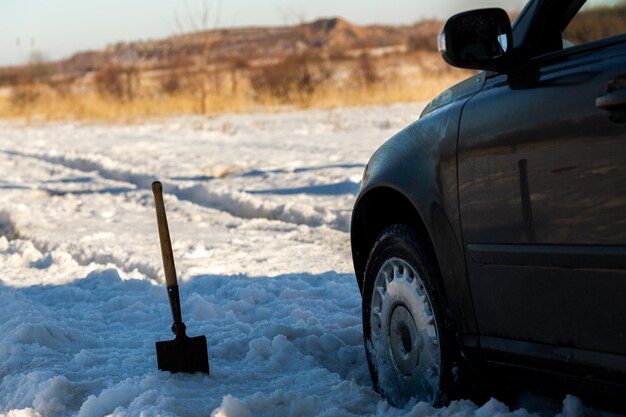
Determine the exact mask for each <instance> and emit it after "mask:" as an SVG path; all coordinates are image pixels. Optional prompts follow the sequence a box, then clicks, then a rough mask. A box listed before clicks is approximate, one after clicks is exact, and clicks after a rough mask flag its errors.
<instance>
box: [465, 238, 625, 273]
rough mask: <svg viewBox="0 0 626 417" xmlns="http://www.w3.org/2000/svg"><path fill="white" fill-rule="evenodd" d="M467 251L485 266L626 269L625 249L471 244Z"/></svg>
mask: <svg viewBox="0 0 626 417" xmlns="http://www.w3.org/2000/svg"><path fill="white" fill-rule="evenodd" d="M467 250H468V252H469V255H470V257H471V258H472V260H473V261H474V262H476V263H478V264H483V265H520V266H534V267H557V268H593V269H626V247H624V246H580V245H571V246H559V245H502V244H489V243H470V244H468V245H467Z"/></svg>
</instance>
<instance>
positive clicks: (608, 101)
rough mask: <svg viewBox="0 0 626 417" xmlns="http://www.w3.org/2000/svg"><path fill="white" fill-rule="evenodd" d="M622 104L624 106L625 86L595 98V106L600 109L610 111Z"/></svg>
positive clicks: (625, 99)
mask: <svg viewBox="0 0 626 417" xmlns="http://www.w3.org/2000/svg"><path fill="white" fill-rule="evenodd" d="M623 106H626V88H620V89H619V90H614V91H611V92H609V93H607V94H605V95H603V96H600V97H598V98H596V107H597V108H599V109H602V110H608V111H611V110H613V109H615V108H616V107H623Z"/></svg>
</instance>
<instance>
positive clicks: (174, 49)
mask: <svg viewBox="0 0 626 417" xmlns="http://www.w3.org/2000/svg"><path fill="white" fill-rule="evenodd" d="M441 25H442V22H440V21H424V22H420V23H417V24H415V25H411V26H392V25H368V26H359V25H356V24H353V23H350V22H349V21H347V20H346V19H343V18H341V17H330V18H323V19H318V20H315V21H313V22H310V23H303V24H299V25H292V26H278V27H242V28H226V29H215V30H208V31H201V32H194V33H187V34H181V35H174V36H170V37H168V38H164V39H160V40H148V41H135V42H119V43H116V44H114V45H111V46H109V47H107V48H105V49H103V50H99V51H85V52H78V53H76V54H74V55H72V56H71V57H70V58H67V59H64V60H60V61H58V65H59V66H60V67H61V70H62V72H65V73H86V72H90V71H97V70H98V69H100V68H102V67H104V66H106V65H111V64H118V65H125V64H132V65H135V66H139V67H142V68H150V69H155V68H156V69H158V68H167V67H171V66H174V65H177V63H178V62H180V61H181V60H186V61H187V62H189V61H192V62H196V63H199V62H198V61H200V60H205V59H206V60H207V61H208V62H209V63H212V62H213V63H214V62H219V61H220V60H224V59H241V60H245V61H246V62H255V61H256V62H263V60H268V59H279V58H281V57H284V56H287V55H290V54H293V53H294V52H295V53H302V52H307V51H308V52H313V53H316V54H320V55H327V56H328V55H332V56H341V55H350V52H351V51H355V50H357V51H358V50H367V49H371V48H382V47H390V46H396V47H402V48H408V49H426V50H434V49H435V38H436V36H437V33H438V31H439V30H440V28H441Z"/></svg>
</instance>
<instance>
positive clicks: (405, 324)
mask: <svg viewBox="0 0 626 417" xmlns="http://www.w3.org/2000/svg"><path fill="white" fill-rule="evenodd" d="M435 271H437V268H435V266H434V265H433V264H432V260H431V259H429V258H428V256H427V255H426V252H425V251H424V250H423V249H422V248H421V247H420V243H419V239H418V237H417V234H416V233H415V231H414V230H412V229H411V228H410V227H408V226H406V225H393V226H391V227H389V228H387V229H386V230H385V231H383V233H382V234H381V235H380V237H379V238H378V240H377V241H376V243H375V244H374V246H373V248H372V250H371V252H370V255H369V258H368V261H367V265H366V267H365V282H364V287H363V309H362V311H363V337H364V343H365V351H366V356H367V362H368V366H369V370H370V374H371V376H372V382H373V384H374V388H375V389H376V391H377V392H379V393H380V394H381V395H383V396H384V397H386V398H387V401H389V403H390V404H392V405H394V406H404V405H405V404H406V403H407V402H408V401H409V400H410V399H411V398H414V397H415V398H417V399H418V400H420V401H427V402H430V403H431V404H434V405H441V404H445V403H446V402H447V401H449V398H450V397H449V395H448V394H449V393H450V392H451V390H452V387H453V381H454V378H453V369H454V363H455V362H456V361H455V355H453V353H454V351H455V349H453V346H454V344H453V340H454V337H453V336H452V335H451V334H450V332H449V330H448V326H447V324H448V323H446V318H445V317H446V316H445V309H444V305H445V303H444V299H443V296H444V295H443V291H442V290H441V282H440V281H439V280H438V276H437V274H436V272H435ZM433 332H434V334H433Z"/></svg>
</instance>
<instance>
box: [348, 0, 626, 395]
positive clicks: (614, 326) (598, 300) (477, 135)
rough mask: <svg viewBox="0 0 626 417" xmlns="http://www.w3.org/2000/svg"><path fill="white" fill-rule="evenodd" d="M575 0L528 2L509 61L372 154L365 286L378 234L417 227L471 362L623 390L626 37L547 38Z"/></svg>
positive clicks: (364, 211)
mask: <svg viewBox="0 0 626 417" xmlns="http://www.w3.org/2000/svg"><path fill="white" fill-rule="evenodd" d="M573 3H574V2H572V1H545V0H544V1H542V0H534V1H531V2H530V3H529V4H528V5H527V6H526V8H525V9H524V10H523V11H522V13H521V14H520V16H519V17H518V19H517V20H516V22H515V24H514V25H513V32H512V36H513V38H512V40H513V45H512V46H513V48H512V49H513V50H512V52H511V57H512V58H511V59H512V60H511V62H510V63H509V64H508V65H506V66H503V67H502V69H501V70H494V71H482V72H480V73H478V74H476V75H474V76H472V77H470V78H468V79H467V80H465V81H464V82H462V83H460V84H458V85H456V86H454V87H452V88H451V89H449V90H447V91H445V92H444V93H442V94H441V95H440V96H438V97H437V98H436V99H435V100H433V101H432V102H431V103H429V104H428V105H427V106H426V108H425V109H424V111H423V113H422V115H421V116H420V118H419V120H417V121H416V122H414V123H413V124H411V125H410V126H408V127H406V128H405V129H404V130H402V131H401V132H399V133H398V134H396V135H395V136H393V137H392V138H391V139H389V140H388V141H387V142H386V143H385V144H384V145H383V146H381V148H380V149H378V150H377V151H376V153H375V154H374V155H373V156H372V158H371V160H370V161H369V163H368V165H367V168H366V170H365V173H364V178H363V184H362V189H361V192H360V194H359V196H358V198H357V201H356V203H355V207H354V211H353V219H352V228H351V242H352V253H353V260H354V267H355V272H356V277H357V281H358V283H359V287H360V288H361V290H362V289H363V280H364V278H365V277H364V272H365V267H366V263H367V259H368V255H369V253H370V251H371V248H372V246H373V245H374V242H375V241H376V239H377V237H378V236H379V234H380V233H381V232H382V231H383V230H384V229H385V228H386V227H388V226H389V225H392V224H397V223H402V224H408V225H410V226H411V227H413V228H414V229H415V230H416V231H417V232H418V234H419V236H420V237H421V239H422V240H423V242H424V244H425V247H426V248H427V251H428V252H429V257H430V258H431V259H432V260H433V263H434V265H435V268H436V269H437V272H438V275H439V277H440V279H441V281H442V285H443V289H444V291H443V292H444V295H443V296H444V300H443V303H444V305H445V307H446V314H447V316H448V322H449V325H450V326H451V327H452V328H453V330H454V333H455V335H456V339H457V342H458V345H459V348H460V350H461V352H462V356H463V358H464V359H465V360H466V361H467V362H468V364H469V365H470V367H471V368H472V369H474V370H476V371H477V373H478V374H480V375H485V376H487V377H488V379H490V380H499V378H507V379H512V380H515V381H525V382H524V386H530V387H532V388H535V389H539V390H543V391H546V392H550V393H556V394H565V393H572V394H576V395H579V396H582V397H583V398H589V399H590V400H591V401H592V402H593V401H594V400H600V401H614V402H615V401H617V402H619V399H620V398H622V399H623V398H626V388H625V387H626V385H625V384H626V123H624V121H626V118H625V117H624V114H625V110H626V94H624V93H625V92H626V90H622V89H624V88H626V36H624V35H618V36H611V37H609V38H606V39H602V40H598V41H595V42H591V43H588V44H583V45H579V46H574V47H570V48H566V49H563V48H560V46H559V47H554V46H550V45H553V44H554V42H553V41H552V40H551V39H552V37H554V34H553V32H554V29H553V27H552V26H551V24H550V22H551V19H552V20H554V21H556V19H558V18H559V17H560V16H562V14H563V13H564V10H566V9H567V8H568V7H570V8H571V7H573V6H572V4H573ZM578 3H580V2H578ZM555 10H556V11H555ZM557 13H561V14H558V15H557ZM561 18H562V17H561ZM559 41H560V32H559ZM551 48H552V49H554V50H552V49H551ZM607 103H609V105H607Z"/></svg>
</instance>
